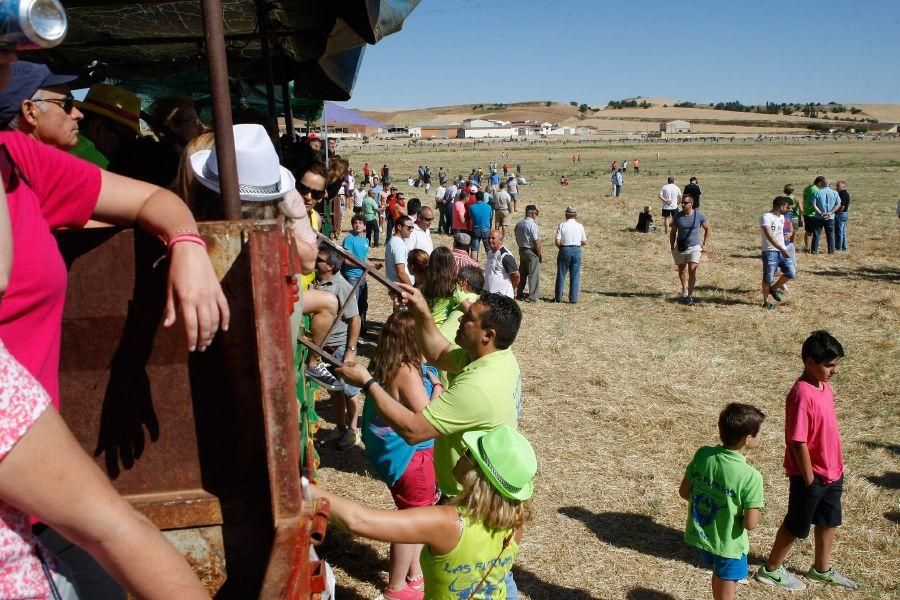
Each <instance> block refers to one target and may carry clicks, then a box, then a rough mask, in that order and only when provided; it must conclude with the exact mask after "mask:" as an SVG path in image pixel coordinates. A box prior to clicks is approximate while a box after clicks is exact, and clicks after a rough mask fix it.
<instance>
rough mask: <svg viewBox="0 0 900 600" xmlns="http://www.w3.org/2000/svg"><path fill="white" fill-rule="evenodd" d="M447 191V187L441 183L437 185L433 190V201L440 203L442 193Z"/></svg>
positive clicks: (442, 196)
mask: <svg viewBox="0 0 900 600" xmlns="http://www.w3.org/2000/svg"><path fill="white" fill-rule="evenodd" d="M446 193H447V188H445V187H444V186H442V185H439V186H438V188H437V189H436V190H435V192H434V203H435V204H436V205H437V204H440V203H442V202H443V201H444V194H446Z"/></svg>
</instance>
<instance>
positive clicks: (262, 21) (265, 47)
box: [256, 0, 278, 120]
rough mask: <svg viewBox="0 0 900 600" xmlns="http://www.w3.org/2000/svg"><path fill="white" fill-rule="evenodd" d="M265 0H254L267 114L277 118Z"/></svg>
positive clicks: (267, 13) (267, 12)
mask: <svg viewBox="0 0 900 600" xmlns="http://www.w3.org/2000/svg"><path fill="white" fill-rule="evenodd" d="M266 4H267V3H266V1H265V0H256V22H257V24H258V25H259V43H260V48H261V50H262V59H263V68H264V69H265V70H266V101H267V103H268V105H269V116H270V117H272V119H274V120H277V119H278V108H276V106H275V76H274V75H273V74H272V50H271V48H269V11H268V7H267V6H266Z"/></svg>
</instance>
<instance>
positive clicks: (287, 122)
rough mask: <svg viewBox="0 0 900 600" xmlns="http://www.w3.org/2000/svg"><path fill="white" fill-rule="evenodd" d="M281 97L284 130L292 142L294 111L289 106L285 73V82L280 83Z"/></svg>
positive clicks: (287, 82)
mask: <svg viewBox="0 0 900 600" xmlns="http://www.w3.org/2000/svg"><path fill="white" fill-rule="evenodd" d="M281 97H282V101H283V103H284V128H285V130H286V131H287V133H288V135H289V136H291V141H293V140H294V109H293V107H292V106H291V85H290V82H289V81H288V80H287V73H285V80H284V81H282V82H281Z"/></svg>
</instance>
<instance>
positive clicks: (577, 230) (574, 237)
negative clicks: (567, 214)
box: [556, 219, 587, 246]
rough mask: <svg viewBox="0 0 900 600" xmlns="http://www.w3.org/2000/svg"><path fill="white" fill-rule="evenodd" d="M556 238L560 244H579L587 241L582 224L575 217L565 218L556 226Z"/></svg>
mask: <svg viewBox="0 0 900 600" xmlns="http://www.w3.org/2000/svg"><path fill="white" fill-rule="evenodd" d="M556 240H557V241H558V242H559V243H560V245H561V246H581V244H582V242H587V235H586V234H585V233H584V226H583V225H582V224H581V223H579V222H578V221H576V220H575V219H566V221H565V222H564V223H560V224H559V226H558V227H557V228H556Z"/></svg>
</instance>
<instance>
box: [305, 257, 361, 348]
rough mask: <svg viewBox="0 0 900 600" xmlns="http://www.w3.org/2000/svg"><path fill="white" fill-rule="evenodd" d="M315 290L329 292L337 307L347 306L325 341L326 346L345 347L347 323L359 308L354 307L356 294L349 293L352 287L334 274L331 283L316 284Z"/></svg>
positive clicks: (341, 277)
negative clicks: (334, 298)
mask: <svg viewBox="0 0 900 600" xmlns="http://www.w3.org/2000/svg"><path fill="white" fill-rule="evenodd" d="M315 288H316V289H317V290H322V291H325V292H331V293H332V294H334V295H335V296H337V299H338V305H339V306H344V303H347V304H348V306H347V309H346V310H345V311H344V315H343V317H341V319H340V320H339V321H338V324H337V325H335V327H334V331H332V332H331V335H329V336H328V339H326V340H325V345H326V346H337V347H338V348H343V347H344V346H346V345H347V323H349V322H350V320H351V319H353V317H355V316H358V315H359V307H358V306H357V305H356V294H351V293H350V292H351V291H353V286H352V285H350V284H349V283H348V282H347V280H346V279H344V277H343V275H341V274H340V273H335V274H334V277H332V278H331V281H325V282H322V281H319V282H316V284H315Z"/></svg>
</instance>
